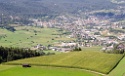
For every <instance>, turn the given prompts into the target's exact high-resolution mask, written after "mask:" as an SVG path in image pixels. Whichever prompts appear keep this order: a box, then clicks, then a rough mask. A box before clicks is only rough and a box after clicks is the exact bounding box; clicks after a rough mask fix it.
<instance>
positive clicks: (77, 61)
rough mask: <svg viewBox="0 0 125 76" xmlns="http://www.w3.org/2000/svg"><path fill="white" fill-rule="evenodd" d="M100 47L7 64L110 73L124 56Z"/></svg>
mask: <svg viewBox="0 0 125 76" xmlns="http://www.w3.org/2000/svg"><path fill="white" fill-rule="evenodd" d="M99 49H100V48H96V47H94V48H89V49H87V48H85V50H84V48H83V51H81V52H70V53H63V54H57V55H50V56H41V57H35V58H28V59H22V60H16V61H11V62H8V63H6V64H9V65H20V64H24V63H28V64H31V65H37V66H54V67H68V68H80V69H81V68H82V69H89V70H93V71H97V72H101V73H104V74H108V73H109V72H110V71H111V70H112V69H113V68H114V66H115V65H116V64H117V62H118V61H119V60H120V59H121V58H122V55H120V54H107V53H103V52H100V51H99Z"/></svg>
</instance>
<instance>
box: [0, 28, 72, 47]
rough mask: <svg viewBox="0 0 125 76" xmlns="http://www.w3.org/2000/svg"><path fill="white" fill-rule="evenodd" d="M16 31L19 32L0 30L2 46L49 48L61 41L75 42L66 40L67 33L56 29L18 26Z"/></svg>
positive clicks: (69, 39) (0, 43)
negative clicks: (38, 46) (48, 46)
mask: <svg viewBox="0 0 125 76" xmlns="http://www.w3.org/2000/svg"><path fill="white" fill-rule="evenodd" d="M15 29H16V30H17V31H15V32H10V31H7V30H6V29H0V45H1V46H7V47H21V48H22V47H23V48H29V47H33V46H36V45H37V44H42V45H45V46H47V45H49V44H50V45H53V44H54V43H55V42H59V41H71V40H74V39H72V38H66V36H67V35H65V34H63V33H65V32H66V31H59V29H55V28H38V27H30V26H16V27H15ZM60 34H63V35H60Z"/></svg>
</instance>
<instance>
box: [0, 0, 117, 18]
mask: <svg viewBox="0 0 125 76" xmlns="http://www.w3.org/2000/svg"><path fill="white" fill-rule="evenodd" d="M116 6H117V5H116V4H113V3H111V2H110V0H0V13H4V14H9V15H21V16H40V15H58V14H61V13H63V12H65V13H78V11H79V10H81V11H91V10H100V9H112V8H115V7H116Z"/></svg>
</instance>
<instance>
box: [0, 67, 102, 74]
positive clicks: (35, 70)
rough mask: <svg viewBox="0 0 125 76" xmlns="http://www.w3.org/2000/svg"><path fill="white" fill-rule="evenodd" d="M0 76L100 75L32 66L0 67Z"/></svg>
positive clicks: (83, 71)
mask: <svg viewBox="0 0 125 76" xmlns="http://www.w3.org/2000/svg"><path fill="white" fill-rule="evenodd" d="M7 67H8V68H7ZM5 68H6V69H5ZM0 76H101V75H98V74H95V73H91V72H88V71H85V70H78V69H68V68H54V67H37V66H33V67H31V68H22V67H21V66H7V65H1V66H0Z"/></svg>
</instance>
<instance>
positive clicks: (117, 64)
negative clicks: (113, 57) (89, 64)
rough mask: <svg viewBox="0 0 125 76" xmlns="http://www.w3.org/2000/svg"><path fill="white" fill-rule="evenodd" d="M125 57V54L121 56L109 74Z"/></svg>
mask: <svg viewBox="0 0 125 76" xmlns="http://www.w3.org/2000/svg"><path fill="white" fill-rule="evenodd" d="M124 57H125V54H123V56H122V57H121V59H120V60H119V61H118V62H117V63H116V65H115V66H114V67H113V68H112V69H111V70H110V71H109V72H108V73H107V74H109V73H110V72H111V71H113V70H114V69H115V68H116V67H117V65H118V64H119V63H120V62H121V60H122V59H123V58H124Z"/></svg>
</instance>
